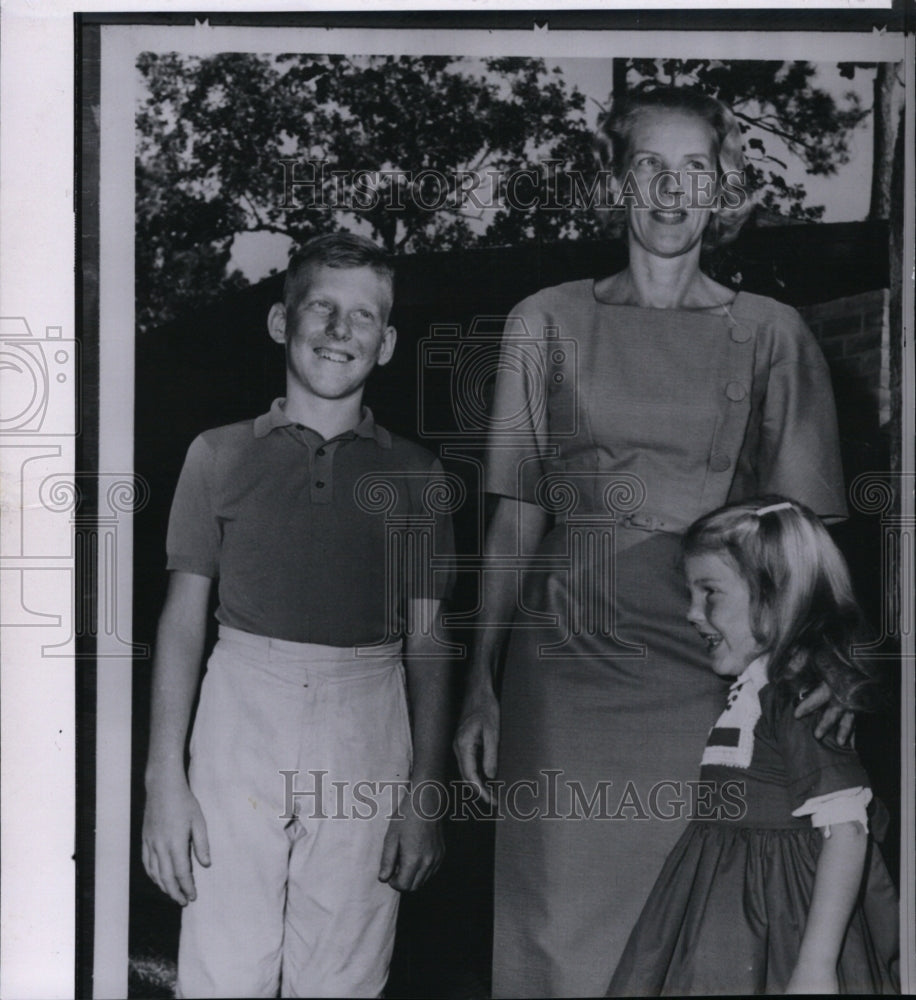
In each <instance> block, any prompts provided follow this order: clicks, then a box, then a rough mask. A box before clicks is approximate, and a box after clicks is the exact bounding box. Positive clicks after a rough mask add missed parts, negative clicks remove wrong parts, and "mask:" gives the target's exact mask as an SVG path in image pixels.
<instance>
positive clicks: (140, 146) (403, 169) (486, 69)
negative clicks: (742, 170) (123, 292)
mask: <svg viewBox="0 0 916 1000" xmlns="http://www.w3.org/2000/svg"><path fill="white" fill-rule="evenodd" d="M138 69H139V72H140V74H141V76H142V78H143V81H144V84H145V87H146V96H145V98H144V100H143V101H142V103H141V105H140V107H139V110H138V114H137V120H136V124H137V135H138V143H137V158H136V209H137V228H136V259H137V319H138V325H139V327H140V329H141V330H149V329H153V328H155V327H156V326H158V325H160V324H162V323H163V322H166V321H168V320H169V319H172V318H174V317H175V316H177V315H179V314H180V313H182V312H185V311H187V310H190V309H195V308H201V307H204V306H206V305H207V304H208V303H210V302H213V301H215V300H216V299H217V298H218V297H219V296H221V295H222V294H224V292H225V291H226V290H227V289H228V288H232V287H239V286H242V285H244V284H246V283H247V279H246V278H245V276H244V275H242V274H241V273H240V272H238V271H233V272H231V273H230V271H229V266H230V261H231V258H232V250H233V244H234V241H235V240H236V239H237V238H238V237H239V236H240V235H241V234H244V233H275V234H282V235H283V236H285V237H288V238H289V239H290V240H291V241H293V242H301V241H302V240H304V239H307V238H308V237H309V236H311V235H313V234H315V233H317V232H326V231H329V230H332V229H335V228H337V229H339V228H351V229H356V230H357V231H360V232H364V233H366V234H367V235H370V236H372V237H373V238H374V239H376V240H378V241H379V242H381V243H383V244H384V245H385V246H386V247H387V248H388V249H389V250H391V251H393V252H399V253H403V252H418V251H432V250H448V249H454V248H458V247H464V246H471V245H498V244H506V243H517V242H520V241H524V240H532V239H537V240H544V241H551V240H558V239H563V238H598V237H599V235H600V234H601V232H602V228H601V222H600V220H599V213H597V212H595V211H594V207H595V204H596V203H600V202H601V200H602V198H603V192H602V189H601V186H600V184H599V183H598V181H599V180H600V176H599V175H597V174H596V161H595V158H594V154H593V141H592V132H593V127H594V118H595V111H594V109H587V108H586V104H585V97H584V95H583V94H582V93H580V92H579V90H578V89H576V88H575V87H571V86H570V85H569V84H568V82H567V81H566V80H565V79H564V77H563V74H562V72H561V71H560V70H559V69H556V68H554V69H549V68H548V67H547V65H546V63H545V62H544V61H543V60H541V59H529V58H514V57H513V58H494V59H487V60H480V61H472V60H469V59H461V58H455V57H448V56H423V57H407V56H405V57H387V56H367V57H359V58H348V57H345V56H341V55H315V56H312V55H287V56H261V55H253V54H245V53H223V54H220V55H216V56H212V57H208V58H201V57H193V56H184V55H179V54H176V53H171V54H164V55H162V54H153V53H145V54H143V55H142V56H141V57H140V59H139V62H138ZM813 76H814V69H813V67H812V66H811V65H810V64H808V63H774V62H769V63H764V62H748V61H742V62H734V63H727V62H721V61H716V60H691V61H672V60H666V61H660V60H627V61H626V62H625V65H623V66H621V65H620V61H619V60H618V61H615V65H614V67H613V74H612V78H613V81H614V86H615V87H616V88H619V87H620V86H623V85H624V84H626V85H627V86H640V85H645V84H646V83H647V82H653V81H659V82H666V83H667V82H672V81H673V82H678V83H692V84H693V85H695V86H698V87H701V88H702V89H704V90H707V91H708V92H710V93H713V94H715V95H717V96H720V97H721V98H723V99H724V100H726V101H728V102H729V103H730V104H731V105H732V107H733V108H734V109H735V112H736V114H737V115H738V117H739V120H740V121H741V122H742V128H744V129H746V130H747V146H748V152H749V153H750V156H751V163H750V181H751V185H752V187H754V188H756V189H758V190H759V191H760V192H761V201H762V204H763V206H764V208H765V209H767V210H768V211H769V212H770V213H771V214H777V215H781V216H789V217H792V218H796V219H803V220H805V219H816V218H818V217H819V216H820V213H821V211H822V210H821V209H819V208H818V206H812V205H809V204H808V203H807V200H806V193H805V190H804V188H803V186H802V185H798V184H790V183H789V182H787V181H786V179H785V176H784V170H785V167H786V163H785V162H784V161H782V160H780V159H779V157H778V156H777V155H776V152H775V151H774V147H773V145H772V144H773V143H775V142H776V141H777V139H778V142H779V143H780V144H781V145H782V146H783V147H784V148H785V149H786V150H787V151H788V155H792V156H797V157H799V158H801V160H802V162H803V163H804V164H805V168H806V169H807V170H808V171H809V172H810V173H812V174H816V173H830V172H832V171H834V170H835V169H836V167H837V165H838V164H840V163H842V162H845V159H846V158H848V140H849V136H850V134H851V131H852V129H854V128H855V126H856V124H857V123H858V122H859V121H860V120H861V119H862V117H863V116H864V115H865V114H867V111H865V110H863V109H862V108H861V107H860V106H859V102H858V100H857V98H855V95H851V96H848V97H847V98H846V99H845V101H844V102H843V103H842V104H839V103H837V101H836V100H835V99H834V98H833V97H831V95H829V94H827V93H825V92H824V91H823V90H822V89H819V88H817V87H816V86H814V84H813V82H812V79H813ZM477 182H479V183H477ZM475 184H476V185H477V186H476V187H475Z"/></svg>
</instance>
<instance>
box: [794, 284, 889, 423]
mask: <svg viewBox="0 0 916 1000" xmlns="http://www.w3.org/2000/svg"><path fill="white" fill-rule="evenodd" d="M887 304H888V292H887V289H883V288H879V289H876V290H875V291H871V292H862V293H861V294H859V295H850V296H848V297H847V298H842V299H834V300H833V301H832V302H821V303H819V304H817V305H813V306H804V307H803V308H801V309H799V312H800V313H801V314H802V316H804V318H805V321H806V322H807V323H808V325H809V326H810V327H811V330H812V332H813V333H814V336H815V337H816V338H817V341H818V343H819V344H820V346H821V350H822V351H823V352H824V356H825V357H826V358H827V363H828V364H829V365H830V370H831V373H832V374H833V376H834V382H835V383H839V384H846V385H849V384H851V383H854V384H856V385H857V387H858V388H859V392H858V393H857V395H858V396H859V398H860V399H862V400H863V401H865V402H866V403H867V404H868V405H870V406H872V407H874V409H873V410H872V411H871V415H874V414H876V415H877V422H878V426H880V427H883V426H884V425H885V424H886V423H887V422H888V421H889V420H890V417H891V395H890V350H889V347H890V339H889V338H890V333H889V325H888V313H887ZM838 403H839V400H838Z"/></svg>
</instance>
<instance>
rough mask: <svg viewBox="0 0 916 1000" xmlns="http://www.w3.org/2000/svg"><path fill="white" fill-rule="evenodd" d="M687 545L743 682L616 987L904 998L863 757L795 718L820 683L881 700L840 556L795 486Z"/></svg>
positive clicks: (717, 637)
mask: <svg viewBox="0 0 916 1000" xmlns="http://www.w3.org/2000/svg"><path fill="white" fill-rule="evenodd" d="M683 547H684V557H685V569H686V574H687V582H688V585H689V587H690V611H689V613H688V616H687V617H688V621H689V622H690V623H691V624H692V625H693V627H694V628H695V629H696V630H697V632H698V633H699V635H700V638H701V639H703V641H704V642H705V643H706V648H707V651H708V655H709V659H710V661H711V666H712V669H713V672H714V673H716V674H718V675H719V676H720V677H734V678H737V680H736V681H735V683H733V684H732V686H731V688H730V690H729V695H728V704H727V708H726V709H725V711H724V712H723V713H722V715H721V716H720V717H719V720H718V721H717V723H716V724H715V726H714V727H713V728H712V729H711V730H710V733H709V738H708V741H707V744H706V750H705V752H704V754H703V759H702V763H701V770H700V778H701V780H700V782H699V783H698V784H697V794H696V796H695V797H694V806H693V821H692V822H691V823H690V825H689V826H688V829H687V830H686V832H685V833H684V835H683V836H682V837H681V839H680V840H679V841H678V843H677V845H676V847H675V848H674V850H673V851H672V852H671V854H670V855H669V857H668V860H667V862H666V863H665V866H664V868H663V869H662V872H661V874H660V875H659V877H658V880H657V881H656V883H655V887H654V888H653V890H652V893H651V895H650V896H649V899H648V901H647V902H646V905H645V907H644V909H643V912H642V915H641V917H640V919H639V921H638V923H637V925H636V927H635V928H634V930H633V932H632V934H631V935H630V939H629V942H628V943H627V946H626V949H625V951H624V953H623V956H622V958H621V960H620V964H619V965H618V967H617V971H616V973H615V975H614V977H613V979H612V981H611V985H610V988H609V990H608V995H609V996H617V995H629V996H633V995H646V994H649V995H658V994H671V993H682V994H711V995H715V994H723V993H731V994H742V993H744V994H755V993H783V992H785V993H837V992H839V991H842V992H844V993H846V992H848V993H891V992H897V991H898V989H899V985H898V981H897V975H896V973H897V966H896V961H897V947H898V937H897V900H896V895H895V892H894V889H893V886H892V885H891V882H890V879H889V877H888V874H887V870H886V869H885V867H884V864H883V862H882V861H881V859H880V856H879V854H878V851H877V850H876V849H875V848H874V845H873V844H872V843H871V842H870V841H869V838H868V836H867V829H868V822H867V818H866V811H865V807H866V805H867V804H868V802H869V800H870V799H871V791H870V790H869V788H868V778H867V776H866V774H865V771H864V770H863V768H862V765H861V764H860V763H859V760H858V758H857V756H856V753H855V751H854V750H852V749H848V748H842V747H839V746H838V745H837V744H836V743H834V742H832V741H830V740H824V741H823V742H820V741H818V740H817V739H815V738H814V735H813V728H814V721H813V720H812V718H811V716H808V717H806V718H803V719H796V718H795V716H794V708H795V706H796V705H797V704H798V700H799V698H800V697H801V696H802V695H803V694H804V692H805V691H807V690H809V689H810V688H812V687H813V686H816V685H817V684H819V683H820V682H822V681H826V682H827V683H828V684H829V685H830V687H831V688H832V689H833V691H834V693H835V695H836V696H837V697H838V698H839V699H840V700H841V701H842V703H843V704H844V705H846V706H847V707H848V708H850V709H855V710H868V709H873V708H874V707H875V702H876V693H877V684H876V682H875V681H874V679H873V677H872V676H871V674H870V673H869V672H868V671H867V670H866V669H865V668H864V667H863V666H862V665H861V664H859V663H857V662H856V661H855V660H854V659H853V657H852V655H851V650H852V648H853V643H854V641H855V640H856V638H858V637H859V634H860V623H861V613H860V612H859V609H858V606H857V605H856V602H855V599H854V597H853V593H852V586H851V583H850V580H849V573H848V571H847V568H846V565H845V563H844V562H843V558H842V556H841V555H840V553H839V551H838V550H837V548H836V546H835V545H834V543H833V541H832V540H831V538H830V536H829V535H828V534H827V531H826V530H825V529H824V527H823V525H822V524H821V522H820V521H819V520H818V518H817V517H816V516H815V515H814V514H813V513H812V512H811V511H810V510H809V509H808V508H807V507H804V506H803V505H802V504H799V503H796V502H793V501H789V500H785V499H783V498H781V497H764V498H762V499H754V500H748V501H744V502H742V503H738V504H733V505H730V506H728V507H723V508H721V509H719V510H717V511H714V512H713V513H711V514H707V515H706V516H705V517H703V518H701V519H700V520H698V521H697V522H695V523H694V524H693V525H692V526H691V527H690V528H689V529H688V531H687V533H686V535H685V536H684V541H683ZM863 871H866V872H867V875H866V877H865V878H864V879H863Z"/></svg>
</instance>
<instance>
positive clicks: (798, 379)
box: [486, 281, 846, 997]
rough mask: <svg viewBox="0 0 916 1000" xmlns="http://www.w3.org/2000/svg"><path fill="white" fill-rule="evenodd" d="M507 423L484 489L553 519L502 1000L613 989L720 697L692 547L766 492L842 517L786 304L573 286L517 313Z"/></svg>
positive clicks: (507, 878) (808, 339) (528, 658)
mask: <svg viewBox="0 0 916 1000" xmlns="http://www.w3.org/2000/svg"><path fill="white" fill-rule="evenodd" d="M492 414H493V420H492V425H491V428H492V430H491V440H490V446H489V449H488V456H487V478H486V488H487V490H488V491H489V492H491V493H496V494H500V495H503V496H508V497H516V498H518V499H521V500H523V501H526V502H528V503H537V504H539V505H540V506H542V507H544V508H545V509H547V510H548V511H550V512H551V513H552V514H554V516H555V523H554V527H553V528H552V529H551V530H550V532H549V533H548V534H547V536H546V537H545V538H544V540H543V542H542V544H541V546H540V548H539V550H538V554H537V556H536V558H535V560H534V561H533V562H532V563H531V568H530V569H529V571H528V572H525V573H523V574H521V577H522V579H521V580H520V581H519V590H520V594H521V596H520V603H519V610H518V611H517V613H516V616H515V622H514V625H513V628H512V634H511V638H510V641H509V644H508V648H507V652H506V663H505V669H504V675H503V680H502V688H501V695H500V699H501V736H500V748H499V779H500V780H501V781H503V782H505V783H506V784H505V789H504V795H503V800H502V805H503V807H504V813H505V817H506V818H505V819H504V820H502V821H501V822H499V823H498V825H497V835H496V871H495V927H494V980H493V992H494V996H496V997H542V996H558V997H563V996H600V995H603V993H604V991H605V989H606V987H607V984H608V982H609V981H610V978H611V975H612V973H613V971H614V967H615V966H616V963H617V960H618V958H619V956H620V953H621V951H622V949H623V946H624V944H625V942H626V940H627V937H628V935H629V933H630V930H631V929H632V927H633V925H634V924H635V922H636V918H637V917H638V915H639V913H640V911H641V909H642V906H643V904H644V902H645V900H646V897H647V896H648V893H649V890H650V888H651V886H652V883H653V881H654V879H655V876H656V875H657V874H658V872H659V870H660V869H661V866H662V864H663V862H664V860H665V857H666V856H667V854H668V852H669V850H670V849H671V847H672V846H673V845H674V843H675V841H676V840H677V838H678V836H679V834H680V832H681V829H682V820H683V816H684V814H685V810H686V808H687V806H688V805H689V801H688V800H689V797H690V794H691V793H690V788H689V786H688V785H687V782H690V781H691V780H692V779H694V778H695V770H694V768H695V762H696V761H697V760H698V759H699V757H700V754H701V752H702V749H703V744H704V740H705V737H706V733H707V731H708V729H709V726H710V724H711V723H712V721H713V720H714V719H715V717H716V712H717V707H718V706H719V705H720V703H721V698H722V682H721V681H720V680H719V679H718V678H716V677H715V676H714V675H713V674H712V673H711V671H710V669H709V666H708V662H707V659H706V656H705V652H704V649H703V648H702V645H701V643H700V641H699V640H698V638H697V636H696V633H695V632H694V631H693V629H692V628H690V626H688V624H687V622H686V619H685V615H686V611H687V601H686V590H685V587H684V584H683V583H682V581H681V573H680V568H679V564H678V563H679V534H680V533H681V532H683V530H684V529H685V528H686V527H687V526H688V525H689V524H690V523H691V522H692V521H693V520H694V519H695V518H696V517H698V516H699V515H701V514H703V513H706V512H708V511H710V510H712V509H714V508H715V507H718V506H720V505H721V504H723V503H725V502H727V501H729V500H732V499H739V498H741V497H746V496H751V495H754V494H757V493H767V492H778V493H782V494H785V495H787V496H791V497H794V498H796V499H798V500H801V501H802V502H804V503H806V504H808V505H809V506H810V507H812V508H813V509H814V510H815V511H816V512H818V513H819V514H821V515H822V516H826V517H830V516H832V517H839V516H843V515H844V514H845V510H846V508H845V503H844V491H843V480H842V470H841V467H840V461H839V448H838V440H837V428H836V416H835V409H834V403H833V396H832V392H831V388H830V380H829V375H828V372H827V367H826V364H825V362H824V359H823V357H822V355H821V353H820V350H819V349H818V347H817V345H816V343H815V342H814V340H813V338H812V336H811V334H810V333H809V332H808V330H807V328H806V327H805V326H804V324H803V322H802V321H801V319H800V317H799V316H798V314H797V313H796V312H795V311H794V310H793V309H791V308H789V307H787V306H783V305H781V304H779V303H777V302H774V301H772V300H770V299H766V298H762V297H759V296H755V295H750V294H747V293H739V294H738V296H737V297H736V299H735V301H734V302H733V303H732V304H731V305H730V306H728V307H727V308H723V307H719V308H717V309H715V310H698V311H685V310H661V309H640V308H636V307H630V306H617V305H611V304H608V303H604V302H602V301H600V299H599V298H598V297H597V296H596V290H595V285H594V282H592V281H575V282H570V283H567V284H564V285H559V286H557V287H555V288H548V289H545V290H543V291H541V292H539V293H537V294H536V295H534V296H532V297H531V298H529V299H526V300H525V301H524V302H522V303H521V304H520V305H519V306H518V307H516V309H515V310H514V311H513V314H512V316H511V317H510V318H509V320H508V321H507V324H506V329H505V333H504V337H503V348H502V354H501V362H500V371H499V374H498V378H497V385H496V390H495V398H494V401H493V408H492ZM513 565H517V564H513V563H512V561H511V559H510V560H507V561H506V564H505V568H504V570H503V571H504V572H512V571H514V570H513Z"/></svg>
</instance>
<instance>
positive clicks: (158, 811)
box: [143, 572, 213, 906]
mask: <svg viewBox="0 0 916 1000" xmlns="http://www.w3.org/2000/svg"><path fill="white" fill-rule="evenodd" d="M212 584H213V581H212V580H211V579H210V578H209V577H206V576H198V575H197V574H195V573H181V572H173V573H171V574H170V578H169V589H168V594H167V595H166V599H165V606H164V607H163V609H162V615H161V617H160V618H159V629H158V633H157V637H156V652H155V655H154V658H153V680H152V709H151V719H150V741H149V756H148V758H147V764H146V809H145V811H144V815H143V864H144V867H145V868H146V871H147V873H148V874H149V876H150V878H151V879H152V880H153V881H154V882H155V883H156V885H158V886H159V888H160V889H162V890H163V892H167V893H168V894H169V895H170V896H171V897H172V899H174V900H175V901H176V902H177V903H181V904H182V906H183V905H184V904H185V903H187V902H188V901H190V900H192V899H194V898H195V895H196V892H195V889H194V878H193V876H192V874H191V859H190V854H189V847H190V843H191V842H193V844H194V853H195V854H196V855H197V860H198V861H199V862H200V863H201V864H202V865H209V864H210V858H209V845H208V844H207V827H206V823H205V822H204V817H203V813H202V812H201V810H200V806H199V805H198V803H197V799H195V798H194V796H193V795H192V794H191V790H190V788H189V787H188V780H187V775H186V773H185V764H184V750H185V740H186V738H187V734H188V723H189V721H190V718H191V707H192V705H193V704H194V697H195V695H196V693H197V685H198V681H199V679H200V670H201V657H202V655H203V649H204V639H205V637H206V627H207V609H208V605H209V598H210V588H211V586H212Z"/></svg>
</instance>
